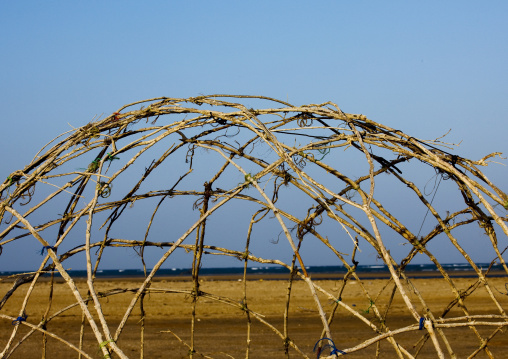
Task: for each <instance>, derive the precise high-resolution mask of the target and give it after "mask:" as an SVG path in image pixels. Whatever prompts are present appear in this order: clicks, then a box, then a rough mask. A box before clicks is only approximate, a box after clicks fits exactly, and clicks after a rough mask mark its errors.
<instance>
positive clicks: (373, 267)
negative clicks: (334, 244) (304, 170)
mask: <svg viewBox="0 0 508 359" xmlns="http://www.w3.org/2000/svg"><path fill="white" fill-rule="evenodd" d="M489 265H490V263H477V266H478V267H479V268H481V269H482V270H483V272H485V271H486V270H487V268H488V267H489ZM442 266H443V268H444V269H445V270H446V271H447V273H448V274H449V275H450V276H452V277H456V276H460V277H476V273H475V272H474V271H473V269H472V268H471V266H470V265H469V264H467V263H451V264H443V265H442ZM305 269H306V270H307V272H308V273H309V275H310V276H311V277H312V276H314V277H316V278H320V279H340V278H341V277H343V276H344V275H345V274H346V273H347V269H346V268H345V267H344V266H309V267H306V268H305ZM147 271H148V273H149V271H150V270H147ZM405 271H406V273H407V274H408V275H410V276H415V277H419V278H434V277H439V276H441V275H440V273H439V271H438V270H437V268H436V266H435V265H434V264H410V265H408V266H406V270H405ZM356 272H357V273H358V275H359V276H360V277H361V279H369V278H372V279H374V278H383V277H389V276H390V273H389V271H388V267H387V266H386V265H383V264H369V265H358V267H357V268H356ZM20 273H24V272H19V271H0V277H7V276H11V275H15V274H20ZM68 273H69V274H70V275H71V276H72V277H74V278H80V277H83V278H84V277H86V270H69V271H68ZM199 273H200V276H213V277H219V278H220V277H221V276H223V277H225V278H226V277H227V278H231V277H240V276H241V275H242V274H243V268H242V267H218V268H201V269H200V272H199ZM55 274H56V273H55ZM191 274H192V270H191V269H190V268H164V269H159V270H158V271H157V274H156V275H155V277H189V276H191ZM247 274H248V275H250V276H255V277H258V276H267V277H279V278H287V277H286V275H288V274H289V271H288V270H287V269H286V268H283V267H280V266H251V267H248V268H247ZM489 276H506V273H505V272H504V270H503V268H502V266H501V264H498V263H496V264H494V265H493V266H492V268H491V272H490V273H489ZM136 277H140V278H141V277H144V274H143V270H142V269H104V270H99V271H97V278H103V279H107V278H117V279H121V278H136Z"/></svg>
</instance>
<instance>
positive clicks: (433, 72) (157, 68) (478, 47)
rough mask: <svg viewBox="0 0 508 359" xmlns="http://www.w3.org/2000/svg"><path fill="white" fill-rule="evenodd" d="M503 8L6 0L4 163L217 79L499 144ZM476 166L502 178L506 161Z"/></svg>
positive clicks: (221, 87)
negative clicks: (143, 102) (126, 108)
mask: <svg viewBox="0 0 508 359" xmlns="http://www.w3.org/2000/svg"><path fill="white" fill-rule="evenodd" d="M507 20H508V2H506V1H489V2H479V1H446V2H443V1H312V2H311V1H250V2H247V1H145V2H141V1H87V2H84V1H81V2H77V1H67V2H65V1H2V2H0V49H1V56H0V66H1V71H0V104H1V112H0V121H1V124H2V131H1V132H0V133H1V135H0V136H1V142H0V150H1V153H2V156H1V157H0V177H1V178H5V177H7V176H8V175H9V174H10V173H11V172H13V171H14V170H16V169H20V168H22V167H23V166H24V165H25V164H26V163H28V162H29V161H30V160H31V159H32V158H33V156H34V154H35V153H36V152H37V151H38V150H39V149H40V148H41V147H42V146H43V145H44V144H46V143H47V142H48V141H49V140H51V139H52V138H54V137H56V135H58V134H60V133H62V132H65V131H67V130H69V129H70V126H69V124H70V125H72V126H74V127H77V126H81V125H84V124H86V123H88V122H90V121H91V120H92V119H93V118H94V116H96V115H101V114H109V113H112V112H114V111H115V110H116V109H117V108H119V107H121V106H122V105H124V104H127V103H130V102H133V101H136V100H140V99H145V98H150V97H158V96H167V97H182V98H183V97H189V96H196V95H199V94H213V93H226V94H227V93H229V94H251V95H257V94H259V95H265V96H271V97H275V98H279V99H283V100H287V101H289V102H290V103H293V104H295V105H300V104H308V103H322V102H325V101H333V102H335V103H337V104H338V105H339V106H340V107H341V108H342V110H343V111H345V112H350V113H363V114H365V115H366V116H368V117H369V118H371V119H373V120H374V121H377V122H381V123H384V124H386V125H388V126H391V127H394V128H398V129H400V130H402V131H404V132H405V133H408V134H411V135H413V136H415V137H419V138H423V139H433V138H436V137H439V136H441V135H443V134H444V133H446V132H447V131H448V130H449V129H452V131H451V133H450V135H449V136H448V137H447V139H448V141H449V142H456V143H458V142H460V141H462V143H461V146H460V147H459V149H458V150H457V151H456V153H457V154H460V155H461V156H463V157H468V158H472V159H479V158H481V157H483V156H484V155H486V154H488V153H490V152H494V151H501V152H504V153H505V154H507V153H508V144H507V141H506V138H507V130H508V125H507V113H508V100H507V98H508V66H507V64H508V29H507V26H506V22H507ZM505 163H506V161H505ZM485 172H486V174H487V175H488V176H489V177H490V178H491V179H492V180H493V181H494V182H495V183H497V184H498V185H499V186H500V187H501V188H502V189H503V190H504V191H505V192H506V191H507V190H508V186H507V185H506V178H507V175H508V169H507V167H505V166H502V165H495V164H494V165H491V166H490V167H489V168H487V169H485ZM311 264H317V263H311Z"/></svg>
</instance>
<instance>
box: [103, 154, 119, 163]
mask: <svg viewBox="0 0 508 359" xmlns="http://www.w3.org/2000/svg"><path fill="white" fill-rule="evenodd" d="M119 159H120V157H116V156H113V155H112V154H111V152H108V154H107V156H106V161H113V160H119Z"/></svg>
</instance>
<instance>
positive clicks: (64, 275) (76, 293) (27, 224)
mask: <svg viewBox="0 0 508 359" xmlns="http://www.w3.org/2000/svg"><path fill="white" fill-rule="evenodd" d="M5 209H6V210H7V211H9V212H10V213H12V214H13V215H14V216H16V217H17V218H18V219H20V221H21V223H23V224H24V225H25V227H26V228H27V229H28V230H29V231H30V232H31V233H32V235H33V236H34V237H35V238H36V239H37V240H38V241H39V242H40V243H41V244H42V245H43V246H45V247H46V246H47V247H49V245H48V242H46V241H45V240H44V239H43V238H42V237H41V236H40V235H39V233H37V231H35V229H34V228H33V227H32V225H31V224H30V222H28V221H27V220H26V219H25V218H23V216H21V215H20V214H19V213H18V212H17V211H16V210H14V209H12V208H10V207H9V206H5ZM48 254H49V256H50V257H51V259H52V260H53V263H54V264H55V266H56V268H57V269H58V272H59V273H60V275H61V276H62V278H63V279H64V280H65V281H66V283H67V285H68V286H69V288H70V289H71V291H72V293H73V294H74V297H75V298H76V300H77V301H78V303H79V305H80V307H81V310H82V311H83V312H84V313H85V314H86V317H87V319H88V322H89V323H90V327H91V328H92V331H93V332H94V334H95V337H96V338H97V341H98V342H99V343H102V342H103V340H102V334H101V333H100V331H99V328H98V327H97V324H96V323H95V321H94V319H93V317H92V315H91V314H90V311H89V310H88V308H87V307H86V304H85V302H84V301H83V298H81V295H80V294H79V291H78V288H77V287H76V284H75V283H74V281H73V280H72V278H71V277H70V276H69V274H68V273H67V272H66V271H65V269H64V268H63V267H62V264H61V263H60V261H59V260H58V257H57V256H56V254H55V252H54V251H53V250H52V249H51V248H48Z"/></svg>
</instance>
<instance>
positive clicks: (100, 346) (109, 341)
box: [99, 339, 115, 358]
mask: <svg viewBox="0 0 508 359" xmlns="http://www.w3.org/2000/svg"><path fill="white" fill-rule="evenodd" d="M114 342H115V341H114V340H113V339H110V340H106V341H105V342H102V343H100V344H99V352H101V351H102V348H104V347H105V346H106V345H108V343H114ZM104 358H111V356H110V355H109V353H108V354H106V355H104Z"/></svg>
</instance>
